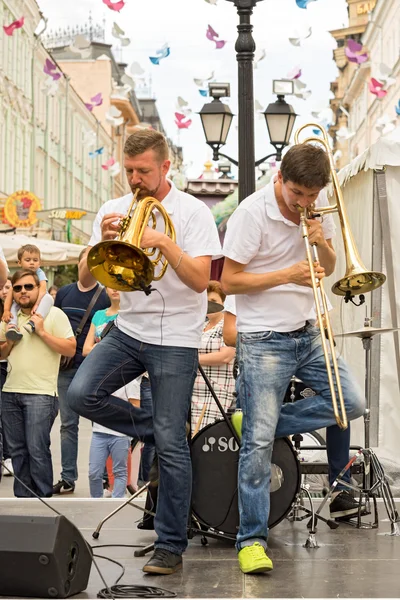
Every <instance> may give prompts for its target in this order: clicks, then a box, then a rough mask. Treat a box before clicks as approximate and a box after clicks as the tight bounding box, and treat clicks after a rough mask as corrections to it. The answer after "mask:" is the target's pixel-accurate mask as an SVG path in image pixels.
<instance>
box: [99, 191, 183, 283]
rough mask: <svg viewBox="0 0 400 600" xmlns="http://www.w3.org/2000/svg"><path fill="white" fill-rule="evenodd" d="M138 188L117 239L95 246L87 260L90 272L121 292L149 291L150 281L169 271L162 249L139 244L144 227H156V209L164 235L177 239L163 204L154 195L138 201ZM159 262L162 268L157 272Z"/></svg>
mask: <svg viewBox="0 0 400 600" xmlns="http://www.w3.org/2000/svg"><path fill="white" fill-rule="evenodd" d="M139 191H140V190H139V189H137V190H136V191H135V194H134V196H133V199H132V202H131V204H130V207H129V210H128V212H127V215H126V217H124V218H123V219H121V224H120V230H119V233H118V236H117V238H116V239H115V240H109V241H106V242H100V243H99V244H96V245H95V246H93V248H91V249H90V251H89V254H88V259H87V264H88V267H89V270H90V272H91V273H92V275H93V276H94V277H95V278H96V279H97V280H98V281H100V283H102V284H103V285H105V286H107V287H111V288H113V289H115V290H120V291H121V292H133V291H135V290H141V291H148V288H149V285H150V284H151V282H152V281H158V280H159V279H161V277H163V275H164V274H165V271H166V270H167V267H168V261H167V260H166V259H165V257H164V256H163V254H162V253H161V251H160V250H157V249H156V248H147V249H143V248H141V247H140V244H141V240H142V236H143V233H144V230H145V228H146V227H147V226H150V227H152V228H153V229H155V228H156V225H157V221H156V217H155V214H154V211H155V210H158V211H159V213H160V214H161V216H162V218H163V220H164V223H165V234H166V235H168V236H169V237H170V238H171V240H172V241H173V242H175V238H176V235H175V228H174V225H173V223H172V221H171V218H170V216H169V215H168V213H167V211H166V210H165V208H164V207H163V205H162V203H161V202H159V200H157V199H156V198H152V197H151V196H147V197H146V198H143V200H139V201H138V200H137V197H138V194H139ZM150 220H151V224H150V223H149V221H150ZM158 265H161V268H160V271H159V272H158V274H155V268H156V267H157V266H158Z"/></svg>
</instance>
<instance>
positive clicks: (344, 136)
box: [336, 125, 356, 142]
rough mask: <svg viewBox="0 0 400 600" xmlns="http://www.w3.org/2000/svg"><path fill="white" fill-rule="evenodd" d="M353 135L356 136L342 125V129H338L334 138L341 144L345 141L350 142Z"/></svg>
mask: <svg viewBox="0 0 400 600" xmlns="http://www.w3.org/2000/svg"><path fill="white" fill-rule="evenodd" d="M355 135H356V132H355V131H350V129H349V128H348V127H345V126H344V125H342V127H340V129H338V130H337V132H336V137H337V138H338V139H339V140H340V141H341V142H344V141H346V140H350V139H351V138H352V137H354V136H355Z"/></svg>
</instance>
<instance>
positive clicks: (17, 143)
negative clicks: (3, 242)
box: [0, 0, 113, 243]
mask: <svg viewBox="0 0 400 600" xmlns="http://www.w3.org/2000/svg"><path fill="white" fill-rule="evenodd" d="M22 15H23V16H24V17H25V22H24V25H23V27H22V28H20V29H17V30H15V31H14V33H13V35H12V36H7V35H4V36H2V39H1V42H0V152H1V157H2V159H1V161H0V198H1V200H0V202H1V204H2V205H3V206H4V205H5V203H6V201H7V200H6V199H7V198H8V197H9V196H11V195H12V194H14V193H15V192H16V191H19V190H26V191H29V192H31V193H33V194H34V195H35V196H36V197H37V198H39V200H40V203H41V208H42V209H43V210H50V209H55V208H60V207H68V208H72V209H75V210H76V209H79V210H81V211H90V212H93V213H95V212H97V210H98V208H99V207H100V206H101V204H102V202H104V201H105V200H106V199H108V198H109V197H110V196H112V195H113V181H112V179H111V177H110V176H109V175H108V174H107V173H106V172H104V171H103V169H102V168H101V164H102V160H103V155H100V154H94V155H90V152H91V151H94V150H96V149H98V148H101V147H102V148H103V149H104V150H103V154H105V155H107V154H110V155H111V154H112V151H113V140H112V137H111V136H110V134H109V132H107V130H106V129H105V128H104V127H103V126H102V124H101V123H100V121H99V120H98V119H97V118H96V117H95V115H93V114H92V113H91V112H89V111H88V110H87V108H86V107H85V103H84V100H83V99H82V98H81V97H80V95H79V94H78V93H77V91H76V90H75V89H74V87H73V85H72V84H71V78H70V77H68V76H67V75H66V74H64V73H63V72H62V71H61V70H60V69H58V71H61V77H60V78H59V80H58V81H57V84H58V85H57V89H56V91H54V92H53V93H49V88H48V87H46V84H45V83H46V79H47V78H48V76H47V75H46V74H45V73H44V71H43V69H44V65H45V63H46V59H49V60H51V61H52V62H54V59H53V57H52V56H51V55H50V54H49V52H48V51H47V50H46V49H45V47H44V46H43V44H42V42H41V39H40V38H41V35H40V30H41V31H42V33H43V32H44V30H45V27H46V22H45V20H44V18H43V15H42V14H41V13H40V11H39V8H38V5H37V4H36V2H35V0H12V1H11V0H0V26H3V25H9V24H10V23H12V22H13V21H15V20H17V19H19V18H20V17H21V16H22ZM38 27H39V32H38V34H37V35H36V36H35V33H34V32H35V30H36V29H37V28H38ZM57 66H59V65H57ZM88 132H93V137H92V139H93V140H94V144H93V147H92V148H89V147H88V146H86V145H85V143H84V136H85V135H86V134H87V133H88ZM78 214H79V213H78V212H77V213H75V215H74V216H75V219H73V220H72V221H70V222H69V223H67V222H66V220H63V219H51V221H48V220H46V219H44V220H41V221H40V222H39V221H37V222H36V223H34V224H29V225H27V226H26V227H23V226H21V225H20V226H19V227H18V231H19V232H23V233H28V234H29V233H31V234H33V233H34V234H37V235H39V236H41V237H54V238H56V239H57V238H58V239H63V240H66V239H68V240H69V241H75V242H77V243H85V242H86V241H87V240H88V238H89V234H90V230H91V223H90V221H88V220H85V221H82V222H80V221H79V219H77V218H76V217H77V216H78ZM1 218H2V226H1V228H2V229H3V230H4V229H7V228H10V226H11V227H12V226H13V224H12V223H11V224H10V223H9V222H7V220H6V218H5V216H4V211H3V213H2V215H1ZM67 225H68V227H67Z"/></svg>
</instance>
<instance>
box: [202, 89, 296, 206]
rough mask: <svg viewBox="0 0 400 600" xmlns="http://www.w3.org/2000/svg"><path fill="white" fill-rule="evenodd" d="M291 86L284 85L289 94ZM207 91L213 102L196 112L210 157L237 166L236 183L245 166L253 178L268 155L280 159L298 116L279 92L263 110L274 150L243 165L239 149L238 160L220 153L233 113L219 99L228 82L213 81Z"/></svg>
mask: <svg viewBox="0 0 400 600" xmlns="http://www.w3.org/2000/svg"><path fill="white" fill-rule="evenodd" d="M282 81H285V80H282ZM278 83H279V81H278V80H275V81H274V82H273V89H274V90H275V89H278V90H279V92H281V91H282V90H281V88H279V86H278V85H277V84H278ZM289 83H291V84H292V87H291V88H290V89H291V90H292V92H293V82H292V81H290V82H289ZM290 89H289V88H288V87H287V88H286V90H287V93H290ZM209 91H210V95H211V96H213V98H214V99H213V101H212V102H209V103H208V104H205V105H204V106H203V108H202V109H201V111H200V112H199V114H200V118H201V121H202V123H203V129H204V134H205V137H206V142H207V144H208V145H209V146H210V147H211V148H212V150H213V160H215V161H217V160H218V159H219V158H220V157H224V158H226V159H228V160H229V161H230V162H231V163H233V164H234V165H236V166H238V167H239V185H240V182H241V180H242V176H243V171H242V170H241V169H243V168H244V169H246V168H248V169H249V171H251V172H252V173H253V177H254V178H255V167H258V166H259V165H261V164H262V163H263V162H265V161H266V160H267V159H268V158H271V156H276V160H278V161H280V160H281V159H282V150H283V148H285V146H287V145H288V144H289V141H290V136H291V134H292V130H293V126H294V122H295V120H296V117H297V115H296V113H295V112H294V110H293V107H292V106H290V104H288V103H287V102H286V101H285V98H284V95H283V94H282V93H279V95H278V99H277V100H276V102H272V103H271V104H269V105H268V106H267V108H266V109H265V111H264V113H263V114H264V117H265V122H266V124H267V128H268V133H269V138H270V142H271V145H272V146H274V148H275V152H273V153H272V154H268V156H263V158H260V159H259V160H255V159H254V160H253V162H252V163H251V164H248V163H247V161H246V163H245V165H244V167H243V165H242V164H241V162H240V159H241V157H240V148H239V161H237V160H235V159H233V158H231V157H230V156H227V155H226V154H223V153H222V152H220V148H221V147H222V146H224V145H225V143H226V139H227V137H228V133H229V128H230V126H231V123H232V118H233V116H234V115H233V114H232V112H231V110H230V108H229V106H227V105H226V104H223V102H221V100H220V98H222V97H226V96H228V95H229V84H218V83H212V84H210V85H209ZM239 117H240V115H239ZM244 137H245V136H244ZM240 139H241V136H240V135H239V143H240ZM253 156H254V152H253ZM253 191H254V190H253ZM242 199H243V198H242Z"/></svg>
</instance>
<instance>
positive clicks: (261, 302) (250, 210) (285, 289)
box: [223, 180, 335, 333]
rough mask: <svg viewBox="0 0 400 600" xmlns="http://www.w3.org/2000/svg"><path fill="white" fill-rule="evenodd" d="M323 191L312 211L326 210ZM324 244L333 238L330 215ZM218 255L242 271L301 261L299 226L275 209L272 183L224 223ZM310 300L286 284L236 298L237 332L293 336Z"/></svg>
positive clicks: (309, 309)
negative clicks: (236, 264) (221, 255)
mask: <svg viewBox="0 0 400 600" xmlns="http://www.w3.org/2000/svg"><path fill="white" fill-rule="evenodd" d="M327 205H328V199H327V194H326V191H325V190H322V191H321V193H320V194H319V196H318V198H317V201H316V206H317V207H318V206H327ZM322 228H323V232H324V236H325V238H326V239H331V238H332V237H333V236H334V234H335V225H334V222H333V218H332V215H326V216H325V217H324V220H323V223H322ZM223 254H224V255H225V256H227V257H228V258H230V259H232V260H234V261H236V262H238V263H241V264H244V265H246V267H245V269H244V270H245V272H249V273H271V272H274V271H280V270H281V269H285V268H287V267H290V266H292V265H294V264H295V263H297V262H300V261H301V260H305V258H306V253H305V245H304V240H303V238H302V235H301V229H300V226H299V225H296V224H295V223H292V222H291V221H289V220H288V219H286V218H285V217H284V216H283V215H282V213H281V211H280V210H279V207H278V204H277V201H276V197H275V191H274V183H273V180H271V181H270V183H269V184H268V185H267V186H266V187H265V188H263V189H261V190H259V191H257V192H256V193H255V194H252V195H251V196H249V197H248V198H246V199H245V200H243V202H241V203H240V204H239V206H238V208H237V209H236V210H235V212H234V213H233V215H232V216H231V218H230V219H229V221H228V226H227V231H226V235H225V242H224V249H223ZM313 307H314V295H313V290H312V289H311V288H308V287H303V286H300V285H296V284H294V283H289V284H286V285H280V286H277V287H274V288H271V289H269V290H264V291H262V292H258V293H252V294H237V295H236V309H237V330H238V331H239V332H241V333H252V332H253V333H254V332H257V331H269V330H273V331H280V332H287V331H295V330H296V329H299V328H300V327H303V326H304V324H305V322H306V321H307V320H308V319H309V318H310V316H311V315H312V313H313Z"/></svg>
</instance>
